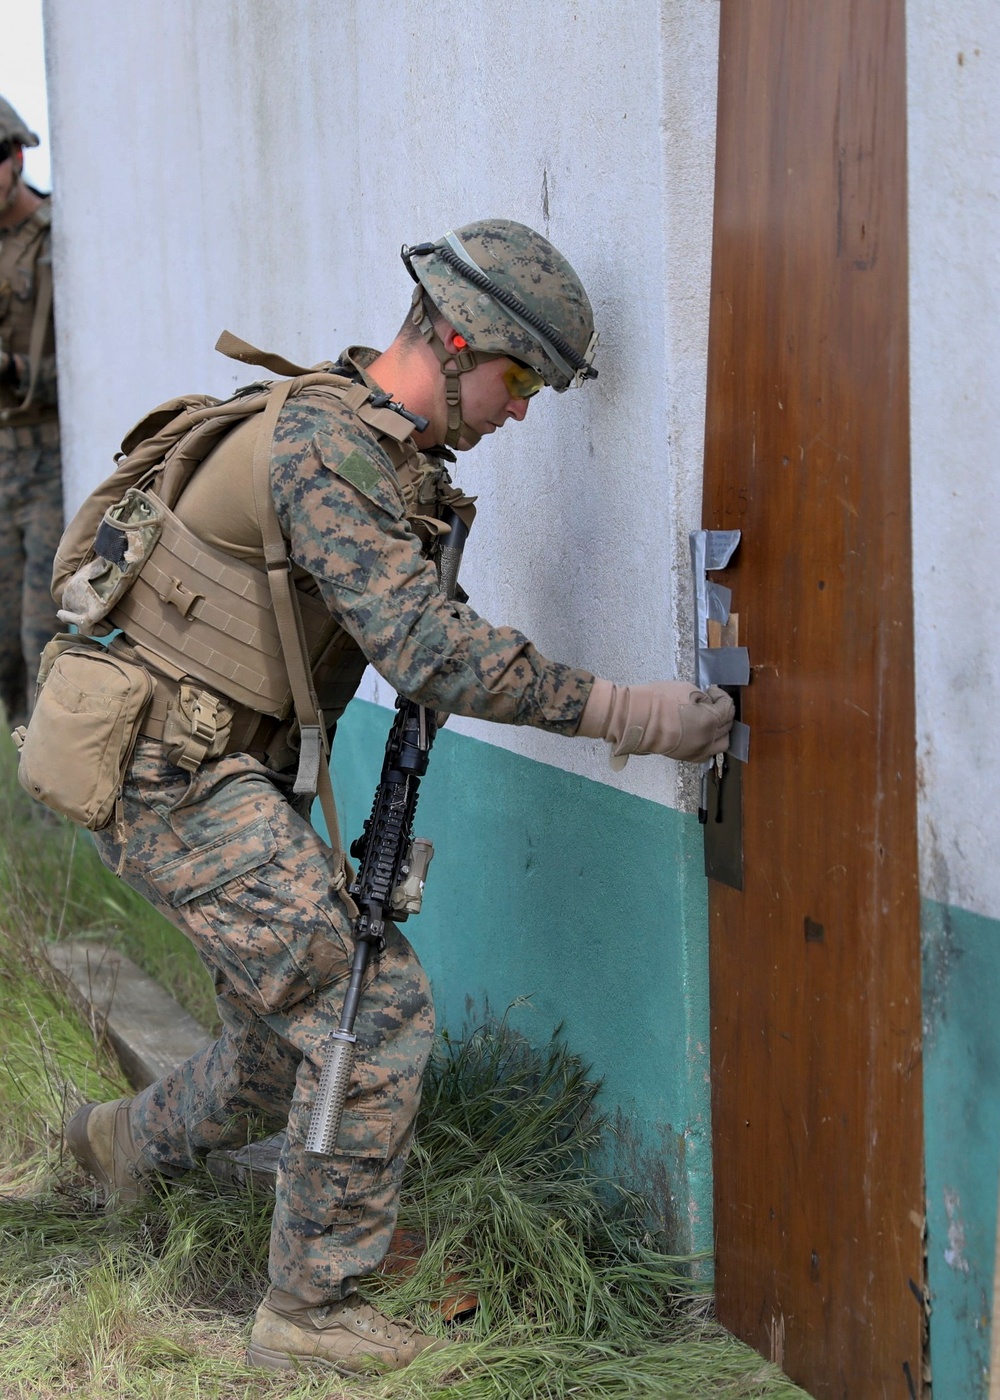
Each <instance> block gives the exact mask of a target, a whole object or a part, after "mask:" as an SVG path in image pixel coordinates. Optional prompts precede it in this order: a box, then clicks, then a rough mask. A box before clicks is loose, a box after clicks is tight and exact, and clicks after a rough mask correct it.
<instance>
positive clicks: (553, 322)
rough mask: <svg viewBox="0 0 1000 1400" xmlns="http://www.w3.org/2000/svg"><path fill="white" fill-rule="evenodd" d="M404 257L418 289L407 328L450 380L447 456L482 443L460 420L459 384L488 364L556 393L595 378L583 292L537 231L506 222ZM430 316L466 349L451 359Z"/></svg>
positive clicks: (478, 226) (407, 251)
mask: <svg viewBox="0 0 1000 1400" xmlns="http://www.w3.org/2000/svg"><path fill="white" fill-rule="evenodd" d="M402 257H403V261H404V263H405V264H406V267H407V269H408V270H409V272H410V275H411V276H412V278H413V280H414V281H415V282H416V283H417V290H416V292H415V293H414V299H413V300H414V311H413V321H414V323H415V324H416V325H417V326H419V328H420V330H421V332H422V334H423V336H424V338H425V340H427V342H428V343H429V344H430V345H431V347H432V349H433V350H434V352H435V354H436V355H437V357H438V360H439V361H440V363H441V369H442V372H443V373H444V375H445V376H446V379H447V381H448V383H447V386H446V392H447V400H448V410H449V412H448V434H447V437H446V439H445V441H446V443H447V445H448V446H449V447H455V446H457V445H458V438H459V436H461V435H462V434H463V433H464V435H465V437H466V439H467V441H468V442H469V443H470V445H475V442H477V441H478V435H477V434H475V433H473V432H471V430H470V429H469V428H468V425H467V424H465V423H463V422H462V419H461V389H460V384H459V377H460V375H462V374H464V373H466V372H467V371H468V370H470V369H474V368H475V366H476V365H477V364H479V363H481V362H482V361H483V360H485V359H489V358H491V357H493V356H496V355H507V356H509V357H510V358H511V359H513V360H516V361H518V362H519V363H520V364H523V365H527V366H529V367H530V368H531V369H532V370H534V371H535V372H536V374H537V375H538V376H539V377H540V380H541V382H542V383H544V384H547V385H549V386H550V387H551V388H553V389H555V390H557V391H558V392H560V393H561V392H562V391H563V390H565V389H568V388H569V387H570V385H571V384H572V385H578V384H582V383H583V381H584V380H585V379H593V378H595V377H596V375H597V370H596V369H594V367H593V364H592V361H593V358H594V350H595V348H596V346H597V335H596V333H595V331H594V314H593V311H592V310H591V306H590V301H589V300H588V297H587V293H586V292H585V291H584V288H583V284H582V282H581V281H580V279H579V277H578V276H577V275H576V273H575V272H574V271H573V269H572V267H571V266H570V264H569V263H568V262H567V261H566V259H565V258H564V257H563V255H562V254H561V253H560V252H559V251H558V249H556V248H554V247H553V246H552V244H551V243H550V242H549V241H548V239H547V238H543V237H542V235H541V234H540V233H536V232H535V231H534V229H530V228H528V227H527V226H526V225H525V224H518V223H514V222H513V221H512V220H510V219H482V220H480V221H479V222H478V223H474V224H466V225H465V226H464V227H462V228H458V229H454V230H451V231H449V232H448V233H446V234H445V235H444V237H443V238H441V239H439V240H438V241H437V243H418V244H416V245H415V246H413V247H406V246H404V247H403V249H402ZM435 310H437V311H438V312H440V314H441V315H442V316H443V317H444V318H445V320H446V321H448V323H449V324H450V325H452V326H453V327H454V328H455V330H456V331H458V332H459V334H460V335H462V336H463V337H464V338H465V340H466V341H467V342H468V346H469V349H467V350H463V351H462V352H461V353H460V354H458V355H449V353H448V351H447V350H446V349H445V346H444V344H443V342H442V341H441V339H440V337H439V336H438V335H437V333H436V331H435V330H434V326H433V321H432V315H433V312H434V311H435ZM535 387H536V388H537V387H540V386H539V384H538V381H537V380H536V383H535ZM529 392H530V390H529Z"/></svg>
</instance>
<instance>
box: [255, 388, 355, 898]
mask: <svg viewBox="0 0 1000 1400" xmlns="http://www.w3.org/2000/svg"><path fill="white" fill-rule="evenodd" d="M294 384H295V381H294V380H288V379H285V380H282V381H280V382H279V383H277V384H275V386H274V388H273V389H272V390H271V391H270V393H269V395H268V402H267V405H266V407H265V409H264V416H263V418H262V419H261V424H260V431H259V432H258V434H257V442H256V446H255V447H254V454H253V490H254V504H255V507H256V511H257V521H258V524H259V525H260V530H261V536H262V538H263V541H264V559H265V563H266V565H267V581H268V584H269V586H270V589H271V600H272V602H273V603H274V616H275V621H276V622H277V624H278V637H279V639H280V641H281V652H282V656H283V657H284V661H285V669H286V670H287V672H288V680H289V684H290V686H291V691H292V700H293V702H294V705H295V715H296V718H297V719H298V722H299V739H300V747H299V768H298V772H297V774H296V775H295V786H294V788H293V791H294V792H296V793H300V794H302V793H307V794H308V793H312V794H318V795H319V800H320V805H321V807H322V809H323V816H324V817H325V818H326V826H327V833H328V835H329V839H330V848H331V850H332V852H333V872H334V875H333V885H332V887H333V889H335V890H336V891H337V894H338V896H339V898H340V900H341V902H342V904H343V905H344V908H345V909H346V911H347V914H348V916H349V917H350V918H351V919H352V920H354V919H356V918H357V916H358V907H357V905H356V904H355V903H354V900H353V899H352V898H351V896H350V894H349V893H348V890H347V885H348V881H349V878H350V871H349V868H348V865H347V857H346V855H345V853H344V847H343V842H342V841H341V837H340V824H339V822H338V820H337V805H336V802H335V800H334V796H333V786H332V784H331V782H330V763H329V750H328V746H327V742H326V730H325V728H324V726H323V721H322V716H321V715H320V712H319V703H318V700H317V698H316V690H315V687H314V685H313V679H312V667H311V665H310V661H309V653H308V650H307V647H306V640H305V630H304V628H303V626H302V616H301V613H300V611H299V605H298V598H297V595H296V592H295V589H294V588H293V586H292V562H291V559H290V558H289V556H288V550H287V548H286V546H285V537H284V535H283V534H282V533H281V524H280V522H279V520H278V515H277V512H276V510H275V508H274V498H273V496H272V494H271V452H272V449H273V445H274V430H275V428H276V426H277V423H278V415H279V414H280V413H281V410H282V408H283V407H284V405H285V401H286V400H287V398H288V395H289V392H290V390H291V389H292V388H293V386H294Z"/></svg>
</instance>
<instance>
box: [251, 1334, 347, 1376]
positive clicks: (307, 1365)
mask: <svg viewBox="0 0 1000 1400" xmlns="http://www.w3.org/2000/svg"><path fill="white" fill-rule="evenodd" d="M247 1364H248V1365H249V1366H257V1367H259V1368H260V1370H262V1371H321V1372H323V1373H325V1374H327V1375H329V1374H330V1373H331V1372H332V1373H333V1374H334V1375H337V1376H352V1375H357V1371H352V1370H351V1369H350V1368H349V1367H347V1366H344V1365H338V1364H337V1362H336V1361H327V1360H326V1358H325V1357H322V1356H292V1355H291V1354H290V1353H289V1352H287V1351H272V1350H271V1348H270V1347H262V1346H259V1345H258V1344H257V1343H255V1342H251V1343H250V1345H249V1346H248V1347H247Z"/></svg>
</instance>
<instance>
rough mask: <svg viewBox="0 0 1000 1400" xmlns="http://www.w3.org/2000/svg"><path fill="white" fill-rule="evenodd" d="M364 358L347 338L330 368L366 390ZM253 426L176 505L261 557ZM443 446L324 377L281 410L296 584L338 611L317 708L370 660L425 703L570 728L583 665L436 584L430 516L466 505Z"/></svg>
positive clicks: (276, 478) (336, 706)
mask: <svg viewBox="0 0 1000 1400" xmlns="http://www.w3.org/2000/svg"><path fill="white" fill-rule="evenodd" d="M375 357H376V352H375V351H374V350H369V349H366V348H352V349H351V350H349V351H347V352H345V354H344V355H343V356H342V357H341V360H340V361H339V362H338V364H337V365H336V366H335V369H336V372H337V373H339V374H344V375H348V376H350V377H351V378H354V379H355V380H358V381H364V382H365V383H367V384H368V385H369V387H371V388H372V389H375V388H377V385H376V384H375V383H374V381H373V380H371V379H370V378H369V377H368V375H367V373H366V366H367V365H368V364H370V363H371V362H372V360H373V359H374V358H375ZM255 432H256V424H255V423H253V422H249V423H247V424H244V425H241V426H240V427H239V428H237V429H235V430H234V431H233V432H232V433H231V434H230V435H229V437H228V438H227V439H225V440H224V441H223V443H222V444H221V446H220V447H219V448H217V449H216V451H215V452H214V453H212V454H210V455H209V457H208V458H207V459H206V461H205V462H204V463H203V465H202V467H201V468H200V469H199V470H198V471H197V472H196V473H195V476H194V478H193V479H192V481H191V483H190V485H189V486H188V487H187V488H186V490H185V491H184V493H183V495H182V496H181V498H180V500H179V502H178V504H177V507H176V513H177V515H178V516H179V517H180V518H181V520H182V521H183V522H184V523H185V524H186V525H187V526H188V527H189V528H190V529H191V530H192V531H193V532H194V533H195V534H197V535H199V536H201V538H203V539H204V540H206V542H207V543H209V544H212V545H215V546H216V547H217V548H220V549H222V550H224V551H225V552H226V553H229V554H233V555H235V556H236V557H238V558H242V559H245V560H247V561H248V562H251V563H254V564H257V565H260V564H262V562H263V553H262V548H261V542H260V530H259V526H258V525H257V520H256V513H255V510H254V503H253V495H252V491H251V490H249V489H248V488H249V462H250V457H251V455H252V442H253V434H254V433H255ZM241 438H242V440H241ZM449 457H450V454H441V455H437V454H432V453H421V452H419V451H418V450H417V449H416V447H415V446H414V445H413V443H412V442H411V441H409V440H408V439H407V440H405V441H403V442H397V441H396V440H395V439H392V438H389V437H385V436H382V435H381V434H379V433H377V432H376V431H374V430H373V429H372V428H370V427H369V426H367V425H366V424H365V423H363V422H362V421H361V420H360V419H359V418H358V417H357V416H356V415H355V414H354V413H353V412H352V411H351V410H350V409H348V408H347V407H346V406H345V405H344V404H343V403H342V402H341V400H340V399H339V398H338V397H337V396H336V395H335V394H333V393H331V392H329V391H327V390H325V389H324V388H323V387H321V386H317V387H314V388H311V389H307V390H306V391H304V392H303V393H302V394H299V395H296V396H295V397H294V398H292V399H290V400H289V401H288V402H287V403H286V405H285V406H284V408H283V409H282V412H281V416H280V418H279V420H278V424H277V428H276V431H275V435H274V447H273V452H272V459H271V488H272V494H273V498H274V503H275V507H276V510H277V514H278V518H279V520H280V522H281V527H282V531H283V533H284V535H285V538H286V539H287V540H288V541H289V552H290V554H291V558H292V560H293V563H294V566H295V568H294V573H295V578H296V586H297V588H299V589H300V590H303V589H304V590H305V591H307V592H312V591H315V592H316V593H318V595H319V596H320V597H322V599H323V601H324V602H325V604H326V606H327V607H328V608H329V610H330V613H331V614H332V617H333V618H334V619H335V621H336V623H337V624H338V626H337V630H336V632H335V634H334V637H333V640H332V641H331V642H330V644H329V645H328V647H327V648H326V651H325V653H324V656H323V657H322V659H321V662H320V664H319V666H318V668H317V672H316V683H317V691H318V694H319V699H320V703H321V705H322V707H323V710H324V713H325V715H326V717H327V720H328V721H335V720H336V719H337V717H338V716H339V714H341V713H342V712H343V710H344V708H345V706H346V704H347V702H348V701H349V699H350V698H351V696H352V695H353V694H354V692H355V690H356V689H357V686H358V684H359V683H360V680H361V677H362V675H363V673H364V669H365V666H366V664H367V663H368V662H370V663H371V664H372V665H373V666H374V667H375V668H376V670H377V671H378V672H379V674H380V675H382V676H383V677H384V678H385V679H386V680H387V681H388V682H389V684H390V685H392V686H393V688H394V689H395V690H397V691H398V692H399V693H400V694H403V695H405V696H407V697H409V698H410V699H413V700H416V701H418V702H419V703H420V704H423V705H427V706H428V707H431V708H434V709H437V710H443V711H447V712H449V713H453V714H463V715H472V716H476V717H477V718H480V719H487V720H493V721H497V722H499V723H503V724H529V725H533V726H535V727H537V728H540V729H547V730H551V731H553V732H554V733H560V734H574V733H575V732H576V730H577V727H578V725H579V722H580V716H581V714H582V713H583V707H584V705H585V704H586V701H587V697H588V695H589V693H590V689H591V686H592V684H593V679H594V678H593V676H592V675H591V674H590V673H589V672H586V671H581V670H577V669H575V668H573V667H571V666H566V665H563V664H561V663H559V662H555V661H550V660H548V659H547V658H546V657H544V656H542V655H541V653H540V652H539V651H538V650H537V648H536V647H534V646H533V645H532V643H531V642H530V641H529V640H528V638H527V637H525V636H524V635H523V634H522V633H520V632H518V631H516V630H514V629H513V628H510V627H495V626H493V625H491V624H490V623H488V622H486V621H485V620H484V619H483V618H481V617H479V616H478V614H477V613H476V612H474V611H473V609H472V608H471V607H469V606H468V605H467V604H466V603H464V602H460V601H448V600H446V599H445V598H444V597H443V596H442V594H441V592H440V588H439V583H438V577H437V571H436V568H435V565H434V562H433V555H434V548H435V544H436V541H437V538H438V535H439V533H440V531H439V530H438V529H437V528H436V522H437V520H438V518H439V517H440V515H441V512H442V510H443V508H444V507H446V506H449V505H452V506H457V507H458V508H459V509H461V508H462V507H463V506H466V507H467V506H471V500H470V498H468V497H465V496H463V495H462V493H461V492H460V491H458V490H457V489H456V488H455V487H454V486H453V485H452V483H451V479H450V477H449V475H448V470H447V459H448V458H449ZM227 458H228V465H227V462H226V459H227ZM234 482H238V483H242V485H243V489H237V490H234V489H233V486H234Z"/></svg>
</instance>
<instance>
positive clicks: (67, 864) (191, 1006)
mask: <svg viewBox="0 0 1000 1400" xmlns="http://www.w3.org/2000/svg"><path fill="white" fill-rule="evenodd" d="M16 771H17V755H16V753H15V751H14V748H13V745H12V744H10V743H9V742H7V740H6V737H5V736H3V735H2V734H0V835H2V840H0V909H6V910H9V911H11V917H12V918H13V919H14V920H15V921H16V922H17V923H18V925H19V926H20V927H22V928H23V929H24V930H25V931H27V932H29V933H30V934H31V935H32V936H33V937H35V938H40V939H53V938H63V937H67V936H72V937H73V938H76V939H81V938H83V939H86V938H92V939H94V940H95V941H99V942H103V943H107V944H110V945H111V946H112V947H115V948H119V949H120V950H121V951H122V952H123V953H125V954H126V955H127V956H128V957H130V958H131V959H132V961H133V962H135V963H137V964H138V966H139V967H141V968H142V969H143V970H144V971H145V972H148V973H149V974H150V976H151V977H155V978H156V979H157V981H159V982H162V983H163V984H164V985H165V986H168V987H169V988H170V990H171V993H172V995H173V996H175V997H176V998H177V1000H178V1001H179V1002H180V1003H181V1005H182V1006H183V1007H184V1008H185V1009H186V1010H187V1011H189V1012H190V1013H191V1015H192V1016H194V1017H195V1019H196V1020H198V1021H200V1022H201V1023H202V1025H205V1026H213V1025H214V1024H215V1019H216V1013H215V994H214V991H213V988H212V981H211V978H210V977H209V975H208V972H207V970H206V969H205V967H204V965H203V963H202V961H201V959H200V958H199V957H198V954H197V953H196V952H195V950H194V947H193V946H192V944H191V943H190V941H189V940H188V939H187V938H185V936H184V934H182V933H181V931H180V930H179V929H177V928H175V927H174V926H173V924H171V923H170V922H168V920H167V919H165V918H163V916H162V915H161V914H159V913H157V911H156V910H155V909H153V908H152V907H151V906H150V905H149V904H147V903H146V901H145V900H144V899H143V898H142V897H141V896H140V895H138V894H136V893H135V891H134V890H131V889H130V888H129V887H128V885H126V884H124V883H123V882H122V881H121V880H119V879H117V878H116V877H115V876H114V875H113V874H112V873H111V871H110V870H106V869H105V867H104V866H103V865H102V864H101V860H100V857H99V856H98V854H97V850H96V848H95V846H94V843H93V841H92V840H91V838H90V834H89V833H88V832H86V831H83V830H82V829H80V828H78V827H75V826H73V824H72V823H71V822H67V821H64V820H63V819H62V818H60V817H56V816H55V815H53V814H52V813H51V812H48V811H46V809H45V808H43V807H40V806H38V804H36V803H34V802H32V801H31V799H30V798H29V797H28V796H27V795H26V794H25V793H24V792H22V790H21V788H20V787H19V786H18V784H17V778H16Z"/></svg>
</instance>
